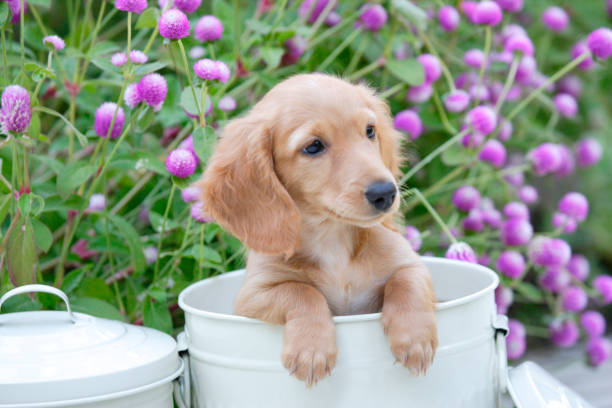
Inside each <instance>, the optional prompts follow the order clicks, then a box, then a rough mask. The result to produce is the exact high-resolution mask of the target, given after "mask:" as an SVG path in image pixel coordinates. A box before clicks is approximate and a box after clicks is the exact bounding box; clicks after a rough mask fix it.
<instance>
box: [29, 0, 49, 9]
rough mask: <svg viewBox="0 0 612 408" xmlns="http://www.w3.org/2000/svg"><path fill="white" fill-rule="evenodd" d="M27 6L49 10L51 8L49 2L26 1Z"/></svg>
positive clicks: (41, 0)
mask: <svg viewBox="0 0 612 408" xmlns="http://www.w3.org/2000/svg"><path fill="white" fill-rule="evenodd" d="M28 4H32V5H35V6H40V7H45V8H49V7H51V0H28Z"/></svg>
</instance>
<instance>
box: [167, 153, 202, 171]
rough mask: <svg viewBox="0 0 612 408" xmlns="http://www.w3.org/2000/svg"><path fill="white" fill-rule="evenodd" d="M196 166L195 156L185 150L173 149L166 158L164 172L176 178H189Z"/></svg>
mask: <svg viewBox="0 0 612 408" xmlns="http://www.w3.org/2000/svg"><path fill="white" fill-rule="evenodd" d="M196 166H197V161H196V158H195V156H194V155H193V153H191V152H190V151H189V150H186V149H180V148H179V149H175V150H173V151H171V152H170V154H169V155H168V157H167V158H166V170H168V172H169V173H170V174H172V175H173V176H175V177H178V178H185V177H189V176H191V175H192V174H193V173H194V172H195V169H196Z"/></svg>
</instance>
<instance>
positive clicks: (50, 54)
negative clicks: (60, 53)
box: [32, 51, 53, 99]
mask: <svg viewBox="0 0 612 408" xmlns="http://www.w3.org/2000/svg"><path fill="white" fill-rule="evenodd" d="M52 59H53V51H49V56H48V57H47V69H49V70H51V61H52ZM45 78H47V76H46V75H43V77H42V79H41V80H40V81H38V83H37V84H36V89H34V93H33V94H32V99H36V98H37V97H38V92H39V91H40V87H41V86H42V84H43V82H45Z"/></svg>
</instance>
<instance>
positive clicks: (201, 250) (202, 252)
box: [198, 223, 206, 281]
mask: <svg viewBox="0 0 612 408" xmlns="http://www.w3.org/2000/svg"><path fill="white" fill-rule="evenodd" d="M205 225H206V224H205V223H202V225H201V226H200V259H199V265H198V281H200V280H202V264H203V263H204V251H203V248H204V226H205Z"/></svg>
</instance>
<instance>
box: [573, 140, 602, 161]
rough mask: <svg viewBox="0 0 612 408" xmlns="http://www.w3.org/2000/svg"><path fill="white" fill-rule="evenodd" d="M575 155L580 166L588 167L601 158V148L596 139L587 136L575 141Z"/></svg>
mask: <svg viewBox="0 0 612 408" xmlns="http://www.w3.org/2000/svg"><path fill="white" fill-rule="evenodd" d="M575 150H576V157H577V159H578V165H579V166H580V167H589V166H592V165H594V164H596V163H597V162H599V160H601V157H602V155H603V148H602V147H601V143H599V141H597V139H593V138H592V137H587V138H585V139H582V140H580V141H579V142H578V143H576V147H575Z"/></svg>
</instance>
